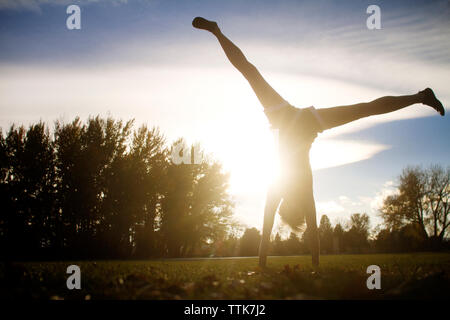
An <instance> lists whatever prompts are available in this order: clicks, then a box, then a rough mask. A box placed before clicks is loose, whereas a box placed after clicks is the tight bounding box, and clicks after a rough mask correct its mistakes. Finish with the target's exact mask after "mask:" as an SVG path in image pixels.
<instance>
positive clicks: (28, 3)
mask: <svg viewBox="0 0 450 320" xmlns="http://www.w3.org/2000/svg"><path fill="white" fill-rule="evenodd" d="M102 1H103V2H109V3H110V4H111V5H118V4H126V3H127V2H128V0H110V1H106V0H76V1H73V0H0V10H16V11H20V10H24V11H33V12H37V13H40V12H41V7H42V6H45V5H60V6H67V5H70V4H76V5H87V4H92V3H98V2H102Z"/></svg>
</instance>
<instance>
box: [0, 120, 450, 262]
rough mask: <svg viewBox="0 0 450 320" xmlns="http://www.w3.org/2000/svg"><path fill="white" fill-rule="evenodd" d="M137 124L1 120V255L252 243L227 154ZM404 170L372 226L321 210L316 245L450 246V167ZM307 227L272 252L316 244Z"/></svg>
mask: <svg viewBox="0 0 450 320" xmlns="http://www.w3.org/2000/svg"><path fill="white" fill-rule="evenodd" d="M133 126H134V122H133V121H128V122H123V121H117V120H114V119H112V118H100V117H99V116H97V117H91V118H89V119H88V120H87V121H86V122H85V123H83V122H82V121H81V120H80V119H79V118H76V119H75V120H74V121H72V122H70V123H63V122H61V121H57V122H55V124H54V127H53V128H52V130H51V132H50V128H49V127H48V126H46V125H45V124H44V123H42V122H39V123H36V124H32V125H30V126H29V127H28V128H27V129H25V128H24V127H23V126H21V127H17V126H15V125H13V126H11V127H10V128H9V130H8V132H6V133H5V134H4V133H3V132H2V131H0V197H1V203H2V210H1V213H0V257H1V258H2V259H75V258H76V259H80V258H86V259H87V258H151V257H187V256H236V255H242V256H250V255H256V254H257V250H258V245H259V240H260V235H259V231H258V230H257V229H255V228H249V229H246V230H245V231H244V232H243V233H242V232H239V230H241V229H240V227H239V225H238V224H237V223H236V221H234V220H233V201H232V200H231V197H230V195H229V194H228V192H227V188H228V174H227V173H225V172H223V170H222V168H221V165H220V163H219V162H217V161H215V160H214V159H212V158H211V157H208V156H206V155H205V154H204V153H200V155H201V159H200V161H198V159H196V161H195V162H193V163H195V164H183V163H181V164H175V163H174V162H172V161H171V157H172V155H173V154H174V152H175V154H178V155H179V156H181V157H183V158H186V157H184V156H183V151H181V153H179V150H187V149H189V148H188V146H187V144H186V142H185V141H184V140H183V139H182V138H181V139H178V140H176V141H175V142H173V143H172V144H168V143H167V142H166V139H165V138H164V136H163V135H162V134H161V133H160V131H159V130H158V129H157V128H151V129H149V128H147V127H146V126H141V127H140V128H138V129H133ZM0 130H1V129H0ZM180 146H181V148H180ZM191 147H192V146H191ZM196 147H197V148H199V147H198V146H196ZM196 154H197V155H198V154H199V152H198V149H197V152H196ZM176 163H178V162H176ZM397 180H398V181H397V182H398V188H397V192H396V193H395V194H393V195H390V196H387V197H386V198H385V199H384V202H383V206H382V207H381V209H380V216H381V217H382V219H383V224H382V225H381V226H378V227H377V228H376V229H371V228H370V221H369V216H368V215H367V214H364V213H361V214H360V213H356V214H353V215H351V218H350V220H349V221H348V222H347V223H346V224H345V225H342V224H337V225H335V226H334V227H333V226H332V225H331V223H330V221H329V219H328V217H327V216H326V215H323V216H322V218H321V220H320V224H319V231H320V242H321V252H322V253H325V254H327V253H368V252H408V251H421V250H439V249H443V248H448V247H449V244H448V235H449V234H448V233H449V231H448V230H449V228H448V227H449V225H450V216H449V210H450V209H449V208H450V207H449V202H448V200H449V199H448V196H449V192H450V187H449V181H450V167H447V168H444V167H442V166H440V165H432V166H430V167H429V168H422V167H407V168H405V169H404V170H403V172H402V174H401V175H400V176H399V177H398V179H397ZM319 214H320V212H319ZM241 233H242V234H241ZM308 237H309V236H308V229H306V230H304V232H303V233H301V234H296V233H293V232H292V233H291V234H290V236H289V238H288V239H281V237H280V235H279V234H277V235H276V236H275V237H274V239H273V240H272V242H271V252H270V254H274V255H291V254H292V255H294V254H302V253H305V254H306V253H309V242H308V241H309V239H308Z"/></svg>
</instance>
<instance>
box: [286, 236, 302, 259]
mask: <svg viewBox="0 0 450 320" xmlns="http://www.w3.org/2000/svg"><path fill="white" fill-rule="evenodd" d="M300 250H301V244H300V240H299V238H298V236H297V235H296V234H295V233H294V232H291V233H290V234H289V238H288V239H287V240H286V251H287V253H288V254H292V255H298V254H300Z"/></svg>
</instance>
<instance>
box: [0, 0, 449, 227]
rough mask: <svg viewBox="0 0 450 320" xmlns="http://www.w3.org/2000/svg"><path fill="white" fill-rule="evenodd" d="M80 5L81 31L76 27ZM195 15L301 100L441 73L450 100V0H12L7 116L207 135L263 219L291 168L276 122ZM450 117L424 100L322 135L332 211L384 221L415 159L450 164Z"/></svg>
mask: <svg viewBox="0 0 450 320" xmlns="http://www.w3.org/2000/svg"><path fill="white" fill-rule="evenodd" d="M71 4H77V5H79V7H80V9H81V29H79V30H69V29H68V28H67V26H66V20H67V18H68V17H69V14H67V13H66V9H67V7H68V6H69V5H71ZM369 5H378V6H379V8H380V11H381V29H374V30H370V29H369V28H368V27H367V25H366V20H367V19H368V17H369V16H370V14H368V13H367V12H366V10H367V8H368V6H369ZM196 16H203V17H205V18H208V19H212V20H215V21H217V22H218V23H219V26H220V28H221V30H222V32H223V33H224V34H225V35H227V36H228V37H229V38H230V39H231V40H232V41H233V42H235V43H236V44H237V45H238V46H239V47H240V48H241V49H242V50H243V52H244V53H245V54H246V56H247V58H248V60H249V61H251V62H252V63H253V64H254V65H255V66H256V67H257V68H258V69H259V71H260V72H261V73H262V74H263V76H264V77H265V79H266V80H267V81H268V82H269V83H270V84H271V85H272V87H274V89H276V90H277V91H278V92H279V93H280V94H281V95H282V96H283V97H284V98H285V99H286V100H287V101H289V102H290V103H291V104H293V105H295V106H297V107H299V108H302V107H309V106H312V105H313V106H315V107H316V108H323V107H333V106H339V105H348V104H354V103H359V102H367V101H370V100H373V99H375V98H378V97H381V96H385V95H403V94H412V93H416V92H418V91H419V90H423V89H424V88H426V87H431V88H433V90H434V91H435V93H436V95H437V96H438V97H439V98H440V100H441V101H442V103H443V104H444V106H445V107H447V106H449V105H450V87H449V85H448V84H449V83H450V1H448V0H441V1H322V0H316V1H255V0H252V1H237V0H230V1H216V0H209V1H190V0H189V1H151V0H150V1H143V0H128V1H127V0H113V1H106V0H97V1H95V0H84V1H69V0H67V1H66V0H61V1H55V0H29V1H26V0H20V1H10V0H0V97H1V98H0V127H1V128H2V129H3V132H5V131H6V130H7V129H8V128H9V126H10V125H12V124H13V123H16V124H23V125H25V126H27V125H29V124H31V123H34V122H37V121H39V120H43V121H46V122H47V123H48V124H49V125H50V126H51V125H52V123H53V122H54V121H55V120H63V121H71V120H72V119H73V118H74V117H76V116H80V117H81V118H82V119H87V118H88V117H89V116H90V115H97V114H100V115H102V116H108V115H110V116H112V117H114V118H116V119H119V118H120V119H124V120H128V119H135V120H136V126H139V125H140V124H147V125H148V126H149V127H152V126H158V127H160V129H161V131H162V132H163V133H164V134H165V136H166V138H167V140H168V141H169V142H170V141H174V140H175V139H176V138H178V137H185V138H186V139H187V141H189V142H193V143H194V142H200V143H201V145H202V146H203V148H204V149H205V151H206V152H208V153H211V154H212V155H213V156H214V157H215V158H216V159H217V160H219V161H221V162H222V163H223V167H224V170H226V171H228V172H230V174H231V178H230V179H231V180H230V193H231V195H232V196H233V199H234V200H235V203H236V206H235V215H236V218H237V219H238V220H239V221H241V222H242V223H243V224H244V225H247V226H249V227H257V228H259V229H260V228H261V226H262V217H263V209H264V198H265V195H266V191H267V186H268V184H269V183H270V181H271V178H272V177H273V176H274V175H275V174H276V171H277V153H276V140H275V138H274V132H272V131H271V130H270V128H269V124H268V121H267V119H266V118H265V116H264V114H263V112H262V107H261V106H260V104H259V102H258V100H257V98H256V96H255V95H254V94H253V92H252V90H251V88H250V86H249V85H248V84H247V82H246V80H245V79H244V78H243V77H242V76H241V75H240V73H239V72H237V71H236V70H235V69H234V68H233V67H232V66H231V64H230V63H229V62H228V61H227V59H226V57H225V55H224V54H223V52H222V51H221V49H220V46H219V45H218V43H217V41H216V40H215V38H214V37H213V36H212V35H211V34H209V33H207V32H204V31H200V30H197V29H194V28H192V25H191V21H192V19H193V18H194V17H196ZM446 110H447V111H448V109H446ZM449 124H450V120H449V117H448V116H446V117H440V116H439V115H438V114H437V113H436V112H435V111H434V110H433V109H431V108H429V107H427V106H423V105H421V104H417V105H413V106H411V107H408V108H405V109H403V110H400V111H397V112H394V113H390V114H386V115H381V116H374V117H370V118H366V119H363V120H358V121H355V122H353V123H351V124H347V125H345V126H342V127H339V128H335V129H332V130H328V131H325V132H323V133H322V134H319V137H318V138H317V139H316V141H315V142H314V144H313V147H312V150H311V154H310V156H311V163H312V167H313V174H314V193H315V199H316V207H317V220H318V221H319V220H320V217H321V216H322V215H323V214H327V215H328V217H329V218H330V219H331V222H332V223H333V224H334V223H338V222H345V221H346V219H348V218H349V216H350V215H351V214H352V213H367V214H369V216H370V218H371V225H372V227H375V226H376V225H377V224H379V223H380V222H381V220H380V218H379V216H378V209H379V206H380V204H381V203H382V199H383V198H384V197H385V196H386V195H389V194H392V193H394V192H395V187H396V182H397V181H396V178H397V177H398V175H399V174H400V173H401V171H402V169H403V168H405V167H406V166H407V165H423V166H425V167H426V166H428V165H430V164H432V163H438V164H442V165H444V166H447V165H449V160H448V159H449V158H450V151H449V148H448V145H449V144H448V141H449V138H450V130H449ZM276 226H277V228H281V229H280V230H281V231H283V230H285V229H283V227H282V225H281V224H280V222H279V219H277V220H276Z"/></svg>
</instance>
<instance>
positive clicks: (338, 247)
mask: <svg viewBox="0 0 450 320" xmlns="http://www.w3.org/2000/svg"><path fill="white" fill-rule="evenodd" d="M343 251H344V228H342V225H341V224H340V223H337V224H336V225H335V226H334V229H333V252H334V253H341V252H343Z"/></svg>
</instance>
